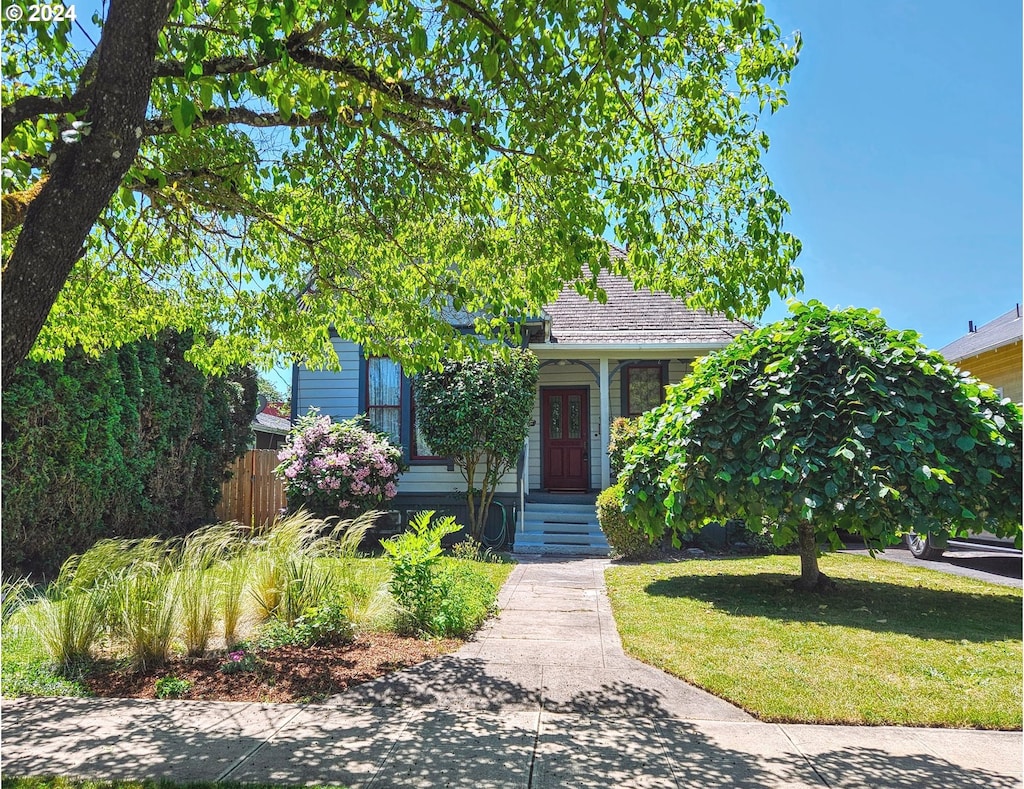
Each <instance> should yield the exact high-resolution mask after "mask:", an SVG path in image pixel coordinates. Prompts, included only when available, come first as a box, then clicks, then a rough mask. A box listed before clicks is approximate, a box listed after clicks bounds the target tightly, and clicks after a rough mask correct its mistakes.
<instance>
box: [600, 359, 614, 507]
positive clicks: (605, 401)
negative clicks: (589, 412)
mask: <svg viewBox="0 0 1024 789" xmlns="http://www.w3.org/2000/svg"><path fill="white" fill-rule="evenodd" d="M599 385H600V389H601V490H604V489H605V488H607V487H608V486H609V485H611V484H612V467H611V463H610V461H609V458H608V443H609V442H610V441H611V413H612V404H611V397H610V396H609V394H608V357H607V356H602V357H601V373H600V379H599Z"/></svg>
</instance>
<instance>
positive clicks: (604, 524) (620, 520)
mask: <svg viewBox="0 0 1024 789" xmlns="http://www.w3.org/2000/svg"><path fill="white" fill-rule="evenodd" d="M597 522H598V523H600V524H601V531H603V532H604V536H605V539H607V540H608V545H609V546H610V547H611V549H612V553H613V554H614V555H615V556H616V557H617V558H620V559H646V558H649V557H651V556H653V555H654V554H655V553H657V549H656V548H655V547H654V546H653V545H651V541H650V539H649V538H648V537H647V533H646V532H645V531H644V530H643V528H641V527H639V526H636V525H634V524H632V523H630V522H629V521H628V520H627V519H626V515H625V513H624V512H623V511H622V483H621V482H616V483H615V484H614V485H612V486H611V487H610V488H606V489H605V490H603V491H601V495H599V496H598V497H597Z"/></svg>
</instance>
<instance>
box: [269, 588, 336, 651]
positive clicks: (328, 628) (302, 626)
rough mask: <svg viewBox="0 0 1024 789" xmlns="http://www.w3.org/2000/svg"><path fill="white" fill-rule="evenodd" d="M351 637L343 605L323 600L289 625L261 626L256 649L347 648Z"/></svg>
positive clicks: (281, 622)
mask: <svg viewBox="0 0 1024 789" xmlns="http://www.w3.org/2000/svg"><path fill="white" fill-rule="evenodd" d="M354 637H355V631H354V629H353V627H352V622H351V621H350V620H349V618H348V616H347V615H346V613H345V605H344V603H343V602H342V601H341V600H340V599H338V598H331V599H327V600H324V601H323V602H322V603H321V604H320V605H318V606H316V607H315V608H307V609H306V611H305V612H304V613H303V614H302V615H301V616H298V617H296V618H295V620H294V621H292V622H286V621H284V620H280V619H271V620H270V621H269V622H267V623H266V625H264V628H263V632H262V635H261V637H260V645H261V646H263V647H264V648H266V649H273V648H274V647H280V646H297V647H313V646H327V645H334V646H336V645H340V644H349V643H351V642H352V640H353V638H354Z"/></svg>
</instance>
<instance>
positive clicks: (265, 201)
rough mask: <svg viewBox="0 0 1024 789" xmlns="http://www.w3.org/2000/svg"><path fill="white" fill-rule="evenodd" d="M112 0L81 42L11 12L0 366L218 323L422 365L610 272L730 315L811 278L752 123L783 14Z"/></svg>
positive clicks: (680, 6) (658, 7) (249, 348)
mask: <svg viewBox="0 0 1024 789" xmlns="http://www.w3.org/2000/svg"><path fill="white" fill-rule="evenodd" d="M104 9H105V16H104V17H103V18H102V19H101V20H99V23H100V26H101V32H100V37H99V40H98V42H97V43H98V46H96V47H95V48H94V49H91V48H85V49H80V48H78V47H76V46H75V44H74V42H75V41H77V40H78V39H77V38H75V37H72V36H71V35H70V30H71V28H70V25H69V24H68V23H66V22H65V23H61V24H56V25H38V24H28V23H11V24H7V25H5V26H4V29H3V39H4V53H5V61H4V63H3V75H4V80H5V91H4V102H5V104H4V106H3V117H2V120H3V147H2V154H3V157H4V158H3V166H4V169H5V179H4V191H5V194H4V220H5V222H4V228H5V233H4V237H3V241H4V250H5V251H4V271H3V294H2V302H3V359H2V362H3V375H4V381H5V382H6V381H7V380H8V376H9V375H10V374H11V373H12V372H13V370H14V368H15V366H16V365H17V363H19V362H20V361H21V360H22V359H23V358H24V357H25V356H26V354H28V353H29V352H30V349H31V352H32V354H33V356H34V357H36V358H39V359H46V358H53V357H55V356H59V355H60V354H61V353H62V349H63V348H65V347H68V346H70V345H74V344H76V343H78V344H81V345H82V346H83V347H84V348H85V349H87V350H88V351H93V352H95V351H97V350H99V349H100V348H102V347H104V346H107V345H111V344H118V343H121V342H124V341H127V340H130V339H134V338H135V337H137V336H139V335H141V334H145V333H150V332H152V331H153V330H154V329H155V328H157V327H160V326H164V325H174V326H177V327H179V328H185V327H195V328H201V329H202V330H203V331H197V332H196V336H197V337H200V336H201V337H213V336H214V335H210V334H208V333H207V332H206V331H205V330H206V328H207V327H208V326H209V325H210V324H211V323H212V324H215V325H216V326H217V327H218V328H219V329H220V331H219V332H218V334H217V335H216V339H215V340H210V341H209V342H207V343H205V344H204V343H198V344H197V345H196V346H195V347H194V348H193V349H192V351H191V358H193V359H195V360H197V362H199V363H201V364H203V365H204V366H205V367H206V368H208V369H220V368H223V367H224V366H225V365H226V364H228V363H230V362H234V361H240V360H243V359H244V360H248V361H254V362H258V363H259V364H260V365H263V366H265V365H269V364H270V363H272V362H274V361H277V360H279V359H281V358H282V357H289V358H295V359H297V360H298V361H300V362H304V363H307V364H310V365H331V364H336V363H337V360H336V359H335V358H334V356H333V354H332V352H331V346H330V341H329V334H328V332H329V327H331V326H333V327H334V328H335V329H336V330H337V331H338V332H339V333H341V334H342V335H344V336H347V337H350V338H351V339H353V340H356V341H358V342H360V343H362V344H363V345H364V346H365V347H366V348H367V349H368V350H369V351H370V352H372V353H380V354H387V355H389V356H391V357H393V358H395V359H397V360H399V361H401V362H402V363H403V364H404V365H405V367H406V368H407V369H410V370H414V369H419V368H422V367H425V366H436V365H437V364H439V363H440V361H441V360H442V359H444V358H449V357H452V356H459V355H460V353H462V352H465V351H466V350H467V349H469V350H471V349H472V347H473V346H474V344H476V345H477V346H478V345H479V342H480V340H479V337H480V336H482V335H484V336H485V335H487V334H494V333H499V334H500V333H502V332H506V331H508V328H507V326H508V324H507V322H506V321H504V320H498V319H495V320H494V321H493V323H491V322H489V321H487V320H484V319H480V320H478V321H477V326H476V330H477V331H476V333H467V334H460V333H459V332H458V331H456V330H454V329H453V328H452V327H451V326H449V324H448V321H447V320H446V318H447V317H448V316H449V315H450V309H451V308H453V307H454V308H455V309H457V310H459V309H461V310H466V311H469V312H470V313H472V314H477V315H493V316H499V318H501V317H503V316H507V315H513V316H519V315H524V314H530V313H531V312H533V311H535V310H537V309H539V307H540V306H541V305H542V304H544V303H546V302H549V301H550V300H552V299H553V298H554V296H555V295H556V294H557V293H558V291H559V288H560V286H561V285H562V284H563V283H565V282H567V281H571V280H577V279H580V285H579V287H580V288H581V290H583V291H586V292H589V293H591V294H593V295H595V296H597V297H600V293H599V292H598V291H597V287H596V272H597V270H598V269H599V268H600V267H601V266H607V267H610V268H612V269H614V270H615V271H616V272H617V273H620V274H625V275H628V276H630V277H631V278H632V279H633V280H634V281H635V282H636V283H637V284H638V285H644V286H651V287H656V288H659V289H662V290H666V291H668V292H671V293H674V294H678V295H685V296H686V297H688V298H689V299H690V301H691V303H692V304H695V305H700V306H704V307H709V308H716V309H722V310H725V311H726V312H728V313H743V314H748V315H751V314H756V313H758V312H759V311H760V310H761V309H763V308H764V306H765V305H766V303H767V300H768V298H769V295H770V294H771V293H772V292H773V291H774V292H778V293H783V294H785V293H789V292H792V291H793V290H794V289H795V288H797V287H799V285H800V281H801V280H800V275H799V273H798V272H797V271H796V270H795V269H794V268H793V267H792V263H793V260H794V259H795V257H796V255H797V254H798V251H799V244H798V242H797V241H796V240H795V239H794V238H793V237H792V236H790V235H789V234H788V233H786V232H784V230H783V228H782V223H783V217H784V215H785V214H786V212H787V210H788V206H787V204H786V202H785V201H784V200H783V198H782V197H781V196H780V195H779V194H778V193H777V192H776V191H775V190H774V189H773V188H772V185H771V182H770V180H769V178H768V176H767V175H766V173H765V171H764V169H763V168H762V165H761V158H760V157H761V155H762V153H763V152H764V151H765V150H766V148H767V145H768V141H767V138H766V136H765V135H764V133H763V132H762V131H761V130H760V129H759V127H758V120H759V117H760V116H761V115H762V114H763V113H765V112H769V111H774V110H776V109H777V108H778V107H780V106H781V105H782V104H784V103H785V85H786V83H787V81H788V79H789V76H790V72H791V69H792V68H793V66H794V64H795V63H796V58H797V51H798V49H799V38H798V37H796V36H795V37H794V38H793V40H792V41H791V42H788V43H787V42H786V40H785V39H784V38H783V37H782V36H781V35H780V31H779V30H778V28H777V27H776V25H775V24H774V23H772V22H771V20H769V19H767V18H766V17H765V15H764V11H763V9H762V7H761V6H760V5H759V4H757V3H754V2H750V1H749V0H630V1H629V2H624V3H607V2H596V1H595V0H583V1H582V2H580V1H578V0H571V1H570V0H546V2H544V3H541V4H537V3H534V2H525V0H503V1H502V2H479V0H421V2H406V1H405V0H402V2H396V1H395V0H384V1H383V2H368V0H245V1H244V2H243V1H242V0H202V1H201V2H200V0H110V2H109V4H105V5H104ZM90 49H91V51H90ZM603 238H607V239H613V238H614V239H615V240H617V241H619V242H620V243H623V244H628V248H629V254H628V256H627V257H626V259H624V260H621V261H619V260H615V261H610V260H609V258H608V253H607V249H606V246H605V244H604V242H603V241H602V240H601V239H603ZM498 271H500V276H495V272H498ZM581 275H582V278H581ZM591 275H593V276H591Z"/></svg>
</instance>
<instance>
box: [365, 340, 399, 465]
mask: <svg viewBox="0 0 1024 789" xmlns="http://www.w3.org/2000/svg"><path fill="white" fill-rule="evenodd" d="M366 415H367V417H368V418H369V420H370V424H371V425H372V426H373V427H375V428H376V429H377V430H379V431H381V432H382V433H387V434H388V436H390V438H391V442H392V443H393V444H394V445H395V446H399V447H400V446H401V445H402V369H401V367H399V365H398V363H397V362H394V361H392V360H391V359H386V358H384V357H381V356H372V357H370V358H369V359H367V362H366Z"/></svg>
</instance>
